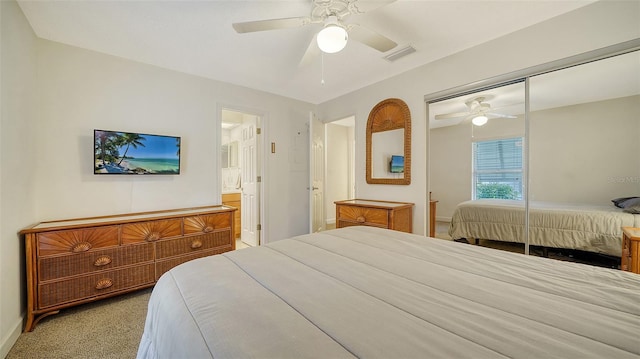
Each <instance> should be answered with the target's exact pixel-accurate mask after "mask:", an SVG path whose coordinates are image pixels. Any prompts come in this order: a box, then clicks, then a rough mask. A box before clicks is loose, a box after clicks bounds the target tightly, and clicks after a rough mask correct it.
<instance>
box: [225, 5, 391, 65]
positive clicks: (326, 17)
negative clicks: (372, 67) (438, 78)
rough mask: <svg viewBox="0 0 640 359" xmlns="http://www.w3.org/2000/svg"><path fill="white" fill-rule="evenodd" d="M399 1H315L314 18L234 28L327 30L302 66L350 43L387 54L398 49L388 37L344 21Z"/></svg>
mask: <svg viewBox="0 0 640 359" xmlns="http://www.w3.org/2000/svg"><path fill="white" fill-rule="evenodd" d="M394 1H395V0H313V8H312V9H311V14H310V16H303V17H291V18H281V19H270V20H259V21H248V22H237V23H234V24H233V28H234V29H235V30H236V32H237V33H239V34H243V33H248V32H256V31H267V30H278V29H287V28H293V27H301V26H306V25H310V24H321V25H322V26H323V28H322V30H320V31H319V32H318V33H317V34H316V35H315V36H314V39H313V40H312V41H311V43H310V44H309V46H308V48H307V50H306V52H305V55H304V56H303V58H302V61H301V64H303V63H305V62H308V61H309V58H311V57H314V55H315V54H316V53H317V51H318V50H321V51H323V52H325V53H336V52H339V51H341V50H342V49H343V48H344V47H345V46H346V45H347V41H348V40H350V39H351V40H354V41H358V42H360V43H363V44H365V45H367V46H369V47H371V48H373V49H376V50H378V51H380V52H386V51H389V50H391V49H393V48H394V47H396V46H397V43H396V42H395V41H393V40H391V39H389V38H388V37H386V36H384V35H382V34H379V33H377V32H376V31H373V30H370V29H367V28H365V27H362V26H360V25H358V24H351V23H346V22H345V21H344V20H345V19H346V18H347V17H348V16H349V15H352V14H364V13H366V12H369V11H372V10H374V9H377V8H379V7H382V6H385V5H388V4H390V3H392V2H394Z"/></svg>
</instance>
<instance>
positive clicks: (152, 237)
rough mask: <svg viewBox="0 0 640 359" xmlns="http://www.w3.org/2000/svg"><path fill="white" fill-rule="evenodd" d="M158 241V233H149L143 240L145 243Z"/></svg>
mask: <svg viewBox="0 0 640 359" xmlns="http://www.w3.org/2000/svg"><path fill="white" fill-rule="evenodd" d="M158 239H160V233H158V232H153V233H149V234H148V235H147V238H145V240H146V241H147V242H153V241H157V240H158Z"/></svg>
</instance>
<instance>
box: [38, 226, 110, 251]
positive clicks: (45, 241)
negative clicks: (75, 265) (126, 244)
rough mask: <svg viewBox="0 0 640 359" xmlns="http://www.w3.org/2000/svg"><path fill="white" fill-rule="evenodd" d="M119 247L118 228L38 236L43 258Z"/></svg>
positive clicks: (71, 231)
mask: <svg viewBox="0 0 640 359" xmlns="http://www.w3.org/2000/svg"><path fill="white" fill-rule="evenodd" d="M117 245H118V226H105V227H94V228H86V229H73V230H62V231H52V232H43V233H38V234H37V247H38V255H39V256H41V257H44V256H50V255H57V254H69V253H83V252H88V251H92V250H96V249H102V248H107V247H114V246H117Z"/></svg>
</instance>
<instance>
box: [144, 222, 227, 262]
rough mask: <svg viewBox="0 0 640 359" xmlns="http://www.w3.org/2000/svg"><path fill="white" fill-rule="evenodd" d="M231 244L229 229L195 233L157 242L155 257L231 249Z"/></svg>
mask: <svg viewBox="0 0 640 359" xmlns="http://www.w3.org/2000/svg"><path fill="white" fill-rule="evenodd" d="M231 245H232V244H231V230H230V229H226V230H221V231H216V232H211V233H204V234H196V235H192V236H188V237H183V238H178V239H172V240H166V241H159V242H157V243H156V258H158V259H161V258H168V257H173V256H179V255H183V254H187V253H193V252H199V251H205V250H208V249H213V248H219V247H225V248H226V247H228V248H229V249H231V248H232V247H231Z"/></svg>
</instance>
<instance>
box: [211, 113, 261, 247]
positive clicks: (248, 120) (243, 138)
mask: <svg viewBox="0 0 640 359" xmlns="http://www.w3.org/2000/svg"><path fill="white" fill-rule="evenodd" d="M221 118H222V121H221V126H222V127H221V142H220V143H221V151H220V153H221V159H220V161H221V162H220V163H221V177H222V178H221V182H220V183H221V187H222V188H221V193H222V204H225V205H229V206H232V207H236V208H238V209H239V210H238V212H237V213H236V216H235V233H236V248H244V247H247V246H249V247H253V246H257V245H259V244H260V231H261V224H260V223H261V221H260V203H261V176H260V173H261V171H260V148H261V147H260V122H261V118H260V116H257V115H254V114H250V113H244V112H239V111H235V110H231V109H222V113H221Z"/></svg>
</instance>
